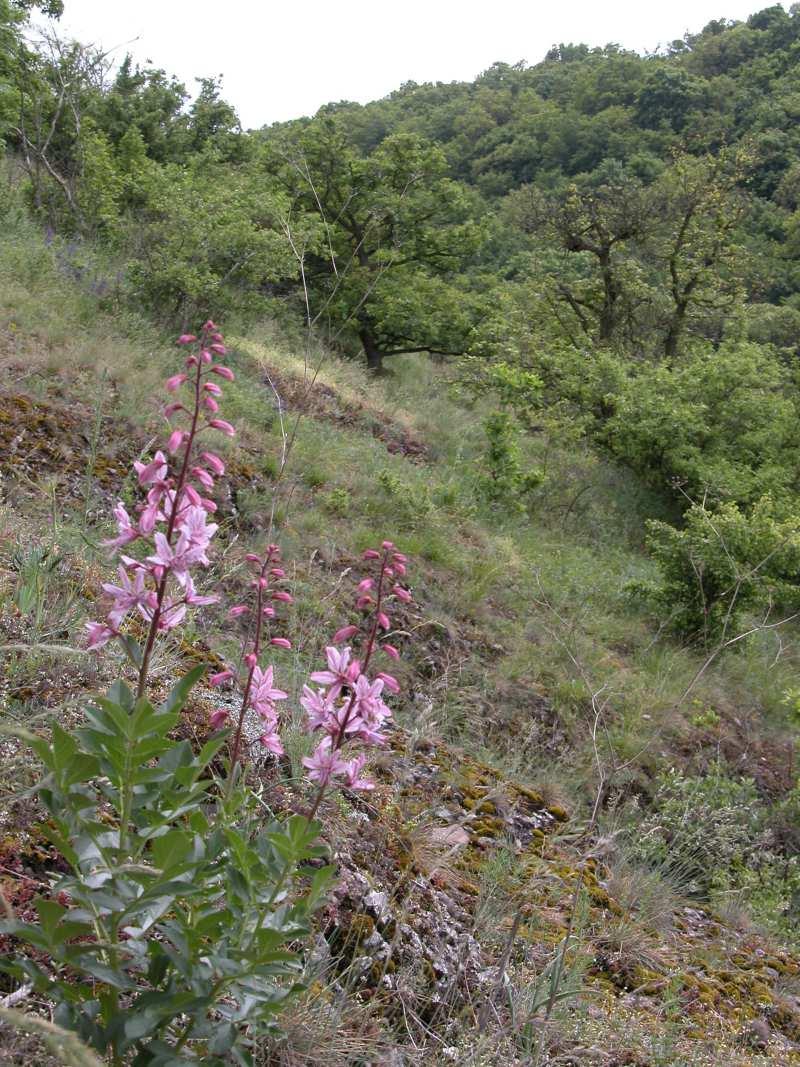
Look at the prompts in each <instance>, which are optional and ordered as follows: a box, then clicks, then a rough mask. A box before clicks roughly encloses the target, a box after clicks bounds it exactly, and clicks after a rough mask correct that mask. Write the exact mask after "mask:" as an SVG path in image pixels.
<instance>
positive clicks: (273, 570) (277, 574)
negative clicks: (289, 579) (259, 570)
mask: <svg viewBox="0 0 800 1067" xmlns="http://www.w3.org/2000/svg"><path fill="white" fill-rule="evenodd" d="M269 573H270V574H271V575H272V577H273V578H285V577H286V571H285V570H283V568H282V567H270V571H269Z"/></svg>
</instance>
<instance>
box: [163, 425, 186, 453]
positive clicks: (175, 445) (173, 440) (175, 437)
mask: <svg viewBox="0 0 800 1067" xmlns="http://www.w3.org/2000/svg"><path fill="white" fill-rule="evenodd" d="M182 444H183V430H173V431H172V433H171V434H170V435H169V439H168V440H167V452H169V454H170V455H173V454H174V453H175V452H177V451H178V449H179V448H180V447H181V445H182Z"/></svg>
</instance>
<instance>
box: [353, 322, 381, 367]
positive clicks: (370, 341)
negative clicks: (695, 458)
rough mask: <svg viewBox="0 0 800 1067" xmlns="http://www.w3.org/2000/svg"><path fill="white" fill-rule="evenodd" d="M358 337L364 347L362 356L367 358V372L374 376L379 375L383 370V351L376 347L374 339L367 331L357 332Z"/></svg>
mask: <svg viewBox="0 0 800 1067" xmlns="http://www.w3.org/2000/svg"><path fill="white" fill-rule="evenodd" d="M358 337H359V340H360V341H361V344H362V345H363V346H364V355H365V356H366V357H367V370H369V371H372V372H373V373H374V374H380V372H381V371H382V370H383V356H384V353H383V351H382V350H381V349H380V348H379V347H378V345H377V344H376V342H375V338H374V337H373V336H372V334H371V333H370V331H369V330H368V329H361V330H359V331H358Z"/></svg>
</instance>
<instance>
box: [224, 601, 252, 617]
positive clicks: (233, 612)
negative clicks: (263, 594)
mask: <svg viewBox="0 0 800 1067" xmlns="http://www.w3.org/2000/svg"><path fill="white" fill-rule="evenodd" d="M249 610H250V608H248V606H247V604H234V606H233V607H232V608H228V618H229V619H238V618H239V616H240V615H246V614H247V613H248V611H249Z"/></svg>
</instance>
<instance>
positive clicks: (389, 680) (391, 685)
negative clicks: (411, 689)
mask: <svg viewBox="0 0 800 1067" xmlns="http://www.w3.org/2000/svg"><path fill="white" fill-rule="evenodd" d="M375 677H376V678H380V680H381V681H382V682H383V684H384V685H385V686H386V688H387V689H388V690H389V692H390V693H399V692H400V683H399V682H398V680H397V679H396V678H395V676H394V675H393V674H387V673H386V672H385V671H378V673H377V674H376V675H375Z"/></svg>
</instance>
